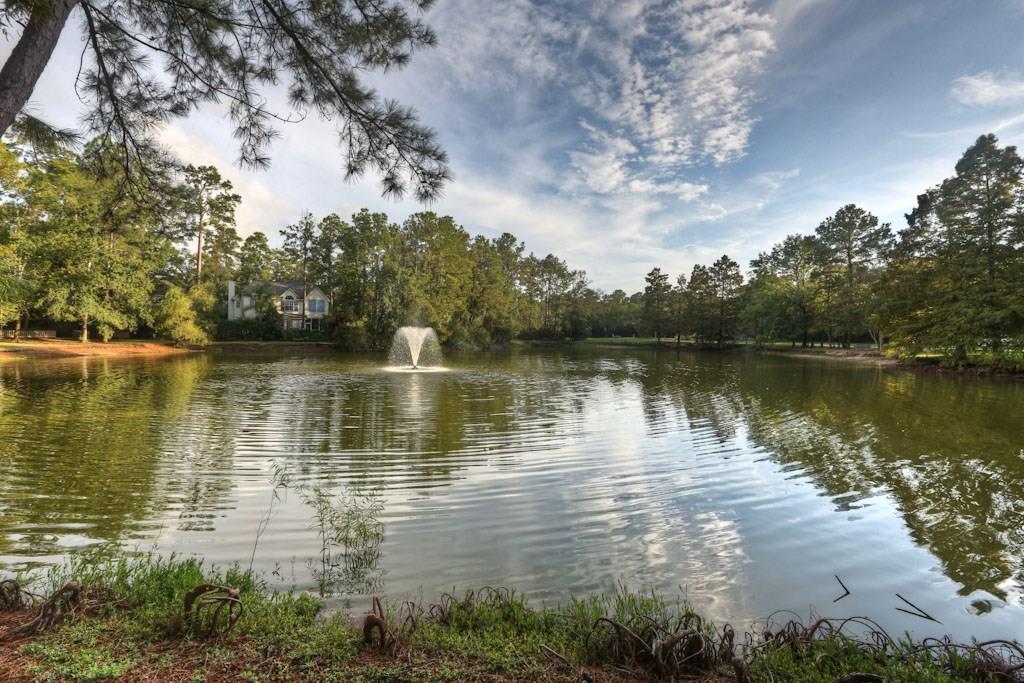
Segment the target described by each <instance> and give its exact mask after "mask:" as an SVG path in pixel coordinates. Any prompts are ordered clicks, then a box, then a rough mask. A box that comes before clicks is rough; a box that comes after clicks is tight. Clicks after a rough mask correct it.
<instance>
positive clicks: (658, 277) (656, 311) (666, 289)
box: [644, 268, 672, 339]
mask: <svg viewBox="0 0 1024 683" xmlns="http://www.w3.org/2000/svg"><path fill="white" fill-rule="evenodd" d="M644 280H645V281H646V282H647V286H646V287H644V321H645V322H646V323H647V327H648V328H649V329H650V330H651V331H652V332H653V333H654V338H655V339H661V336H662V332H664V331H665V329H666V324H667V320H668V313H669V298H670V296H671V293H672V285H671V284H669V281H668V273H663V272H661V268H654V269H652V270H651V272H649V273H647V276H646V277H645V278H644Z"/></svg>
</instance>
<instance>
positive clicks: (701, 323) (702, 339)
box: [686, 264, 718, 343]
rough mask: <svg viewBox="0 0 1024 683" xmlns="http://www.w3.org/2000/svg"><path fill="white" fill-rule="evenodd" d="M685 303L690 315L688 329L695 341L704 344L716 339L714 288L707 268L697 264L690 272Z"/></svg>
mask: <svg viewBox="0 0 1024 683" xmlns="http://www.w3.org/2000/svg"><path fill="white" fill-rule="evenodd" d="M686 303H687V310H688V311H689V314H690V320H689V328H690V329H691V330H692V331H693V336H694V339H695V341H697V342H698V343H706V342H709V341H713V340H714V339H715V337H716V332H717V329H718V324H717V322H716V313H715V311H716V306H715V288H714V283H713V282H712V279H711V271H710V270H709V269H708V268H707V266H703V265H700V264H697V265H695V266H694V267H693V270H691V271H690V282H689V283H688V284H687V285H686Z"/></svg>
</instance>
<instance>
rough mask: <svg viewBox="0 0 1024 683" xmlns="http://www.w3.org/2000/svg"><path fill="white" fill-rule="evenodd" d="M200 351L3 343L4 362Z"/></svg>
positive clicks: (118, 344)
mask: <svg viewBox="0 0 1024 683" xmlns="http://www.w3.org/2000/svg"><path fill="white" fill-rule="evenodd" d="M195 351H196V349H192V348H188V347H181V346H175V345H174V344H171V343H170V342H163V341H144V340H115V341H109V342H104V341H89V342H84V343H83V342H80V341H77V340H71V339H19V340H4V341H2V342H0V359H6V360H17V359H29V358H95V357H103V358H135V357H145V356H173V355H178V354H183V353H194V352H195Z"/></svg>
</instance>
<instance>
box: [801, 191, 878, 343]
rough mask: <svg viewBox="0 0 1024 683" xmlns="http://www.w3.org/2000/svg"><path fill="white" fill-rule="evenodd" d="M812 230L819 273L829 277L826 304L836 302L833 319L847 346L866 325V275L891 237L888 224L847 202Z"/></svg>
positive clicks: (834, 303) (831, 304) (830, 305)
mask: <svg viewBox="0 0 1024 683" xmlns="http://www.w3.org/2000/svg"><path fill="white" fill-rule="evenodd" d="M815 234H816V235H817V238H818V244H819V245H820V252H819V253H820V255H821V259H820V262H821V266H822V271H823V273H822V274H823V275H824V277H825V278H828V279H829V281H828V286H829V288H830V289H829V299H828V306H829V307H830V308H831V307H832V306H833V305H834V306H835V308H834V309H833V311H834V316H833V319H834V320H835V321H836V322H837V324H838V326H839V329H840V331H841V332H842V333H843V344H844V346H849V345H850V340H851V337H852V335H854V334H857V333H860V332H863V331H865V330H866V329H867V321H866V310H865V306H866V300H867V292H868V288H867V282H868V275H869V271H870V269H871V268H872V267H873V266H874V265H875V264H877V263H878V262H879V260H880V258H881V255H882V253H883V252H884V251H885V249H886V248H887V246H888V244H889V242H890V240H891V233H890V230H889V224H888V223H885V224H882V225H879V223H878V218H877V217H875V216H874V215H872V214H870V213H868V212H867V211H865V210H864V209H862V208H860V207H859V206H856V205H854V204H847V205H846V206H844V207H842V208H841V209H839V210H838V211H837V212H836V214H835V216H830V217H829V218H826V219H825V220H824V221H822V223H821V224H820V225H819V226H818V228H817V230H816V231H815ZM834 285H838V286H834ZM833 291H835V293H836V298H835V299H832V297H831V294H832V292H833Z"/></svg>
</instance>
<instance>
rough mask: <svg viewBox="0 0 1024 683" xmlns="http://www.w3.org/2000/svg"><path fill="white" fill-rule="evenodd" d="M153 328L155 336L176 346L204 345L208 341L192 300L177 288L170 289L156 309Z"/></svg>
mask: <svg viewBox="0 0 1024 683" xmlns="http://www.w3.org/2000/svg"><path fill="white" fill-rule="evenodd" d="M155 323H156V324H155V327H156V331H157V334H160V335H161V336H164V337H167V338H168V339H170V340H171V341H173V342H174V343H175V344H176V345H178V346H183V345H186V344H205V343H207V342H208V341H210V338H209V336H208V335H207V334H206V331H205V330H204V329H203V328H202V327H201V326H200V324H199V316H198V314H197V313H196V308H195V305H194V302H193V300H192V298H191V297H190V296H189V295H188V294H186V293H185V292H183V291H182V290H181V289H179V288H178V287H174V286H172V287H170V288H169V289H168V290H167V292H166V293H165V294H164V298H163V301H161V302H160V305H159V306H158V307H157V311H156V321H155Z"/></svg>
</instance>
